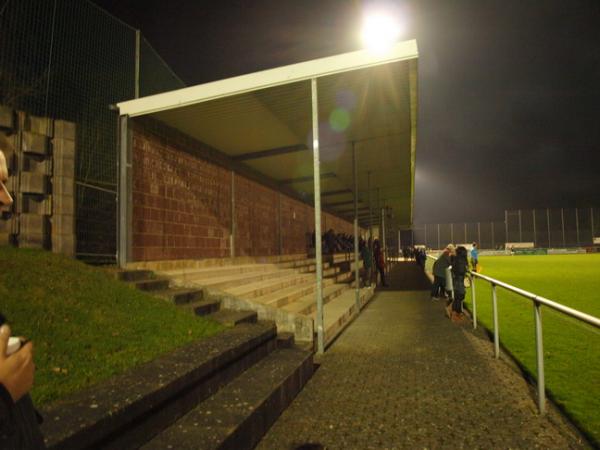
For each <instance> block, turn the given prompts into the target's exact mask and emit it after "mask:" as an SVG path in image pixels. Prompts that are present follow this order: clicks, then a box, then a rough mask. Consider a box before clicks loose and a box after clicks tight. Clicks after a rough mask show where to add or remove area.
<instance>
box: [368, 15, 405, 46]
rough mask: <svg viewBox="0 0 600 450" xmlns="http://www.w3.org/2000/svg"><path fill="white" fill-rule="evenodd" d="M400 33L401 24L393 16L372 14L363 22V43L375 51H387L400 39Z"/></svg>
mask: <svg viewBox="0 0 600 450" xmlns="http://www.w3.org/2000/svg"><path fill="white" fill-rule="evenodd" d="M400 33H401V29H400V24H399V23H398V21H396V20H395V19H394V18H393V17H391V16H390V15H386V14H383V13H377V14H372V15H370V16H368V17H367V18H366V19H365V21H364V23H363V29H362V41H363V45H364V46H365V47H366V48H367V49H368V50H370V51H373V52H375V53H385V52H386V51H388V50H389V49H390V48H391V47H392V46H393V45H394V44H395V43H396V42H397V41H398V39H399V38H400Z"/></svg>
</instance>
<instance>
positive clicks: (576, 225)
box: [575, 208, 580, 245]
mask: <svg viewBox="0 0 600 450" xmlns="http://www.w3.org/2000/svg"><path fill="white" fill-rule="evenodd" d="M575 232H576V233H577V245H580V243H579V209H577V208H575Z"/></svg>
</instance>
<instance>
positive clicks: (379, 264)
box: [373, 239, 387, 287]
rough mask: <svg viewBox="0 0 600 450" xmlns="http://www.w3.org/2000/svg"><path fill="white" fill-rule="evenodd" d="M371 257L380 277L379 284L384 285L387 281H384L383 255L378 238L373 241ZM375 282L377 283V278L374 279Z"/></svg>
mask: <svg viewBox="0 0 600 450" xmlns="http://www.w3.org/2000/svg"><path fill="white" fill-rule="evenodd" d="M373 257H374V259H375V267H376V268H377V271H378V272H379V275H380V277H381V285H382V286H384V287H386V286H387V283H386V282H385V260H384V257H383V250H382V249H381V244H380V243H379V239H375V240H374V241H373ZM375 284H377V280H375Z"/></svg>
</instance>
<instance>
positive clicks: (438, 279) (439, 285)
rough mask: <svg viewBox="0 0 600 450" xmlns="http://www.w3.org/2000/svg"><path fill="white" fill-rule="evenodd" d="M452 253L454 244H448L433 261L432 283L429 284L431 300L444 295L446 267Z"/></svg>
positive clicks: (448, 264)
mask: <svg viewBox="0 0 600 450" xmlns="http://www.w3.org/2000/svg"><path fill="white" fill-rule="evenodd" d="M453 253H454V246H453V245H452V244H448V245H447V246H446V248H445V249H444V251H443V252H442V254H441V255H440V256H439V258H438V259H437V260H436V261H435V262H434V263H433V284H432V286H431V300H439V299H440V297H445V286H446V269H447V268H448V267H450V258H451V257H452V255H453Z"/></svg>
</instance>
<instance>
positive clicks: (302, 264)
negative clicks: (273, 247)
mask: <svg viewBox="0 0 600 450" xmlns="http://www.w3.org/2000/svg"><path fill="white" fill-rule="evenodd" d="M277 266H279V267H280V268H282V269H289V268H292V269H305V268H308V267H311V266H312V267H313V269H312V270H315V269H314V268H315V267H316V261H315V259H314V258H308V259H296V260H294V261H286V262H282V263H278V264H277ZM329 266H330V264H329V262H327V261H323V268H324V269H325V268H327V267H329Z"/></svg>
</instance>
